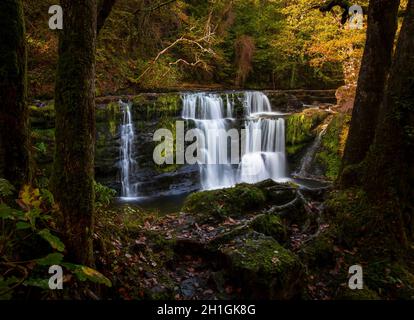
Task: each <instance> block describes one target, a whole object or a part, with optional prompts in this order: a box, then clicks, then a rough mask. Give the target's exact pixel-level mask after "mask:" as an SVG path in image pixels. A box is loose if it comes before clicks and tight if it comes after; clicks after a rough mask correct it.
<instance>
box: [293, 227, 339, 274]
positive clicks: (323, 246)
mask: <svg viewBox="0 0 414 320" xmlns="http://www.w3.org/2000/svg"><path fill="white" fill-rule="evenodd" d="M300 256H301V257H302V258H303V260H304V261H306V263H307V264H308V265H310V266H315V267H326V266H330V265H332V264H333V263H334V259H333V257H334V241H333V237H331V235H330V234H329V233H327V232H324V233H322V234H320V235H318V236H317V237H316V238H314V239H312V240H311V241H310V242H309V243H307V244H306V245H304V246H303V247H302V248H301V250H300Z"/></svg>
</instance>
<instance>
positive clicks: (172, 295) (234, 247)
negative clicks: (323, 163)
mask: <svg viewBox="0 0 414 320" xmlns="http://www.w3.org/2000/svg"><path fill="white" fill-rule="evenodd" d="M320 204H321V203H320V202H318V201H312V200H311V201H309V202H307V203H305V204H303V205H304V208H305V209H304V210H299V211H300V215H302V214H303V215H308V216H309V217H311V218H310V219H302V218H300V217H299V216H296V217H294V218H292V219H290V218H289V219H284V218H283V219H282V220H280V221H279V220H275V221H273V220H270V221H267V220H266V221H265V222H266V223H265V224H263V223H258V222H259V221H262V219H263V218H264V217H267V215H268V214H269V212H268V210H269V207H267V206H265V207H264V208H263V209H261V210H253V212H249V213H246V214H242V215H240V216H237V217H230V216H228V217H225V218H223V219H217V218H212V219H207V220H206V219H204V218H205V217H204V216H200V215H198V214H194V213H184V212H181V213H177V214H169V215H164V216H160V215H157V214H152V213H147V212H145V211H143V210H139V209H133V208H128V207H127V208H124V211H123V212H119V211H118V210H106V211H105V212H104V213H102V214H101V217H100V219H99V221H98V228H97V234H96V237H95V238H96V242H97V245H96V248H97V250H98V251H97V252H96V256H97V257H99V258H98V261H97V267H98V269H99V270H106V275H107V276H108V277H109V278H111V279H112V281H113V284H114V289H113V290H112V292H111V293H109V295H110V296H111V297H112V298H115V299H117V298H121V299H127V300H129V299H176V300H188V299H197V300H198V299H237V298H239V299H243V298H246V297H253V298H260V299H262V298H263V299H268V298H270V299H289V298H306V299H330V298H331V294H332V287H335V286H337V280H336V278H337V274H338V273H339V272H340V271H341V267H342V266H341V261H342V262H343V258H340V254H339V255H336V256H337V257H338V260H332V257H331V256H330V255H331V254H334V252H333V251H334V250H336V251H337V253H340V252H341V250H340V249H339V248H333V250H332V252H329V254H328V255H329V257H328V258H327V259H328V260H332V262H333V263H330V264H328V265H329V269H330V270H329V271H326V272H321V273H318V272H315V271H312V270H310V269H309V267H308V266H307V265H306V261H307V260H308V258H307V256H308V255H309V254H311V255H313V254H314V252H313V251H314V250H313V246H310V245H309V244H310V243H312V241H313V239H314V238H315V236H316V235H319V234H321V233H324V230H325V229H327V227H328V226H327V225H324V224H323V223H318V222H317V220H318V218H317V217H318V216H319V210H320ZM211 205H212V206H214V204H211ZM263 227H264V229H263ZM256 230H257V231H256ZM269 235H270V236H269ZM276 239H277V240H276ZM279 243H280V244H281V245H280V244H279ZM246 248H247V249H246ZM250 249H251V250H250ZM268 249H269V250H270V251H269V250H268ZM304 249H305V250H304ZM249 250H250V251H249ZM307 250H308V251H309V252H307ZM269 252H270V255H268V253H269ZM297 257H299V258H297ZM269 266H270V268H269ZM270 270H271V271H270ZM275 270H276V271H275ZM272 279H279V280H277V283H273V282H272V281H273V280H272ZM332 282H334V283H332Z"/></svg>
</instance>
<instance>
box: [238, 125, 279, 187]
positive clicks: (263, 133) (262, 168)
mask: <svg viewBox="0 0 414 320" xmlns="http://www.w3.org/2000/svg"><path fill="white" fill-rule="evenodd" d="M246 131H247V133H246V142H245V153H244V154H243V156H242V159H241V163H240V165H239V172H240V181H241V182H247V183H256V182H259V181H262V180H266V179H273V180H280V179H283V178H285V177H286V156H285V120H284V119H283V118H278V119H258V120H247V121H246Z"/></svg>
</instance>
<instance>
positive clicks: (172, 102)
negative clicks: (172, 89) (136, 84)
mask: <svg viewBox="0 0 414 320" xmlns="http://www.w3.org/2000/svg"><path fill="white" fill-rule="evenodd" d="M180 106H181V98H180V95H179V94H177V93H171V94H170V93H167V94H158V95H156V96H148V95H144V94H141V95H138V96H135V97H134V98H133V100H132V107H133V108H134V109H135V113H136V115H137V116H138V117H140V118H141V119H143V120H150V119H159V118H175V117H177V116H178V115H179V111H180Z"/></svg>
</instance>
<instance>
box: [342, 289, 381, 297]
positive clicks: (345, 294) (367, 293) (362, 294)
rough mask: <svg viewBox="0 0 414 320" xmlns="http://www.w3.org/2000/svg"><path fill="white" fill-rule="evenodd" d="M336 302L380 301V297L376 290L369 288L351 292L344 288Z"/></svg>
mask: <svg viewBox="0 0 414 320" xmlns="http://www.w3.org/2000/svg"><path fill="white" fill-rule="evenodd" d="M335 299H336V300H380V299H381V298H380V296H379V295H378V293H376V292H375V291H374V290H371V289H369V288H367V287H365V288H363V289H355V290H351V289H349V288H348V287H343V288H341V290H340V291H339V293H338V294H337V296H336V297H335Z"/></svg>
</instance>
